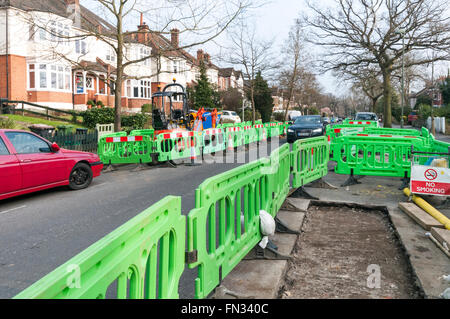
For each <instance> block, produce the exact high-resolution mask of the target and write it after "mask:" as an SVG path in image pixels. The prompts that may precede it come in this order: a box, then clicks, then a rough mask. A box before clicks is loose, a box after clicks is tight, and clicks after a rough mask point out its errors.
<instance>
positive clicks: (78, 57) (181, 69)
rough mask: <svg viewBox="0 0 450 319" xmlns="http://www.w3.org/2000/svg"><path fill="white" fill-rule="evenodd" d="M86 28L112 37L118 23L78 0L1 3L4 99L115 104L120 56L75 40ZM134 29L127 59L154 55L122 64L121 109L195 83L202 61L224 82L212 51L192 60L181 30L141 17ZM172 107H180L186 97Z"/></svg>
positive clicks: (0, 93) (93, 41)
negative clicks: (165, 30) (156, 26)
mask: <svg viewBox="0 0 450 319" xmlns="http://www.w3.org/2000/svg"><path fill="white" fill-rule="evenodd" d="M86 30H97V32H99V33H100V34H108V33H112V34H114V26H112V25H111V24H109V23H108V22H107V21H105V20H104V19H102V18H100V17H99V16H97V15H96V14H95V13H93V12H92V11H90V10H88V9H87V8H85V7H83V6H82V5H80V4H79V0H42V1H34V0H0V98H8V99H10V100H21V101H28V102H33V103H37V104H41V105H46V106H50V107H54V108H59V109H80V110H82V109H86V107H87V106H86V103H87V102H88V101H89V100H93V101H102V102H103V103H104V104H105V105H107V106H109V107H114V91H115V88H114V79H115V76H116V75H115V74H116V68H115V65H116V63H117V57H116V56H115V52H114V50H113V49H112V48H111V47H110V46H109V45H108V44H107V43H105V42H104V41H101V40H99V39H98V38H96V37H94V36H88V37H84V38H75V39H70V37H74V36H82V35H83V34H86ZM137 31H138V32H136V33H134V34H132V35H131V36H130V37H128V38H127V39H126V45H125V46H126V49H125V51H126V53H125V60H136V59H143V58H145V57H146V56H150V55H152V58H150V59H147V60H144V61H142V62H140V63H137V64H132V65H129V66H127V67H126V68H125V74H126V76H127V79H126V80H125V81H124V84H123V87H122V99H121V101H122V103H121V104H122V110H123V111H129V112H139V111H140V110H141V106H142V105H143V104H146V103H151V96H152V94H153V93H155V92H157V91H158V90H159V89H161V88H162V87H164V86H165V85H166V84H168V83H172V81H173V79H174V78H176V81H177V83H180V84H181V85H183V86H184V87H187V86H189V85H192V84H193V83H195V80H196V78H198V76H199V73H200V72H199V64H200V60H201V59H203V60H204V61H206V64H207V73H208V77H209V79H210V81H211V82H212V83H214V84H216V85H217V86H219V68H218V67H217V66H216V65H214V64H213V63H212V62H211V58H210V56H209V54H207V53H204V52H203V51H202V50H199V51H198V52H197V57H194V56H192V55H190V54H189V53H188V52H187V51H185V50H181V49H179V40H180V39H179V36H180V32H179V31H178V30H177V29H173V30H171V34H170V39H169V38H166V37H164V36H162V35H160V34H155V33H152V32H151V31H150V28H149V26H148V25H146V23H145V22H144V21H143V16H142V15H141V20H140V24H139V26H138V29H137ZM58 35H60V36H58ZM109 40H110V41H111V42H114V40H113V39H109ZM158 53H160V54H158ZM175 107H181V99H180V101H177V102H176V103H175Z"/></svg>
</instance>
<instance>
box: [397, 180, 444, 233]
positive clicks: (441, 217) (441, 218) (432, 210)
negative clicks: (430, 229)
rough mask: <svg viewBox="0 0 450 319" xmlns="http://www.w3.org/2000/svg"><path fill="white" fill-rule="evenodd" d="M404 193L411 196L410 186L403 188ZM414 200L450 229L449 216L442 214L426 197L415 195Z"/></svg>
mask: <svg viewBox="0 0 450 319" xmlns="http://www.w3.org/2000/svg"><path fill="white" fill-rule="evenodd" d="M403 193H405V195H406V196H408V197H409V196H411V191H410V190H409V188H405V189H404V190H403ZM412 200H413V202H414V203H416V204H417V206H419V207H420V208H422V209H423V210H424V211H426V212H427V213H428V214H430V215H431V216H433V217H434V219H436V220H437V221H438V222H440V223H441V224H442V225H444V227H445V228H446V229H449V230H450V219H448V218H447V216H445V215H444V214H442V213H441V212H440V211H438V210H437V209H436V208H434V207H433V206H431V205H430V204H428V203H427V202H426V201H425V200H424V199H422V198H420V197H419V196H416V195H413V196H412Z"/></svg>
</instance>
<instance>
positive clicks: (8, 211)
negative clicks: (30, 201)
mask: <svg viewBox="0 0 450 319" xmlns="http://www.w3.org/2000/svg"><path fill="white" fill-rule="evenodd" d="M25 207H27V206H26V205H23V206H20V207H16V208H11V209H8V210H5V211H2V212H0V215H3V214H7V213H10V212H12V211H15V210H18V209H22V208H25Z"/></svg>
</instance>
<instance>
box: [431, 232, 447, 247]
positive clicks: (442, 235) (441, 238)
mask: <svg viewBox="0 0 450 319" xmlns="http://www.w3.org/2000/svg"><path fill="white" fill-rule="evenodd" d="M431 235H432V236H433V237H434V238H436V239H437V241H438V242H439V243H440V244H441V245H443V246H444V247H445V245H447V247H448V248H449V249H450V230H448V229H443V228H436V227H433V228H431Z"/></svg>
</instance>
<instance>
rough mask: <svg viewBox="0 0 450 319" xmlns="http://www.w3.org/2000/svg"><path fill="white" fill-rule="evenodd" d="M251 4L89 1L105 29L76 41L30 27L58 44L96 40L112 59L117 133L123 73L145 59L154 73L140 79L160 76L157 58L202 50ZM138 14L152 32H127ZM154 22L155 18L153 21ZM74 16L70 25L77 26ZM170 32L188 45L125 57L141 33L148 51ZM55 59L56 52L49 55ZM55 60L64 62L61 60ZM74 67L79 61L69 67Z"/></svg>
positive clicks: (238, 0) (94, 26)
mask: <svg viewBox="0 0 450 319" xmlns="http://www.w3.org/2000/svg"><path fill="white" fill-rule="evenodd" d="M253 1H257V0H231V1H230V0H218V1H208V0H185V1H169V0H168V1H162V0H155V1H151V2H148V1H143V0H96V1H92V2H95V3H96V4H97V5H98V10H97V11H98V12H102V13H104V16H105V22H107V24H108V25H109V26H111V28H104V27H102V23H101V22H99V23H95V22H94V23H92V21H91V24H90V25H88V26H86V25H83V28H82V29H83V32H82V33H81V34H80V35H75V36H66V35H62V34H60V33H56V34H55V31H54V30H52V29H51V28H50V27H49V26H48V25H42V24H39V23H36V21H33V23H34V27H35V29H45V30H46V32H48V33H50V34H53V35H55V36H57V37H58V38H59V39H64V38H65V39H66V40H71V41H76V40H80V39H87V38H96V39H97V40H99V41H102V42H103V43H106V44H107V45H108V46H109V47H110V48H111V49H112V50H113V52H114V54H115V61H116V65H115V80H114V82H115V83H114V84H115V85H114V86H115V130H116V131H120V130H121V125H120V124H121V106H122V103H121V97H122V84H123V83H124V81H125V80H126V79H127V78H129V77H127V75H126V74H125V70H126V68H127V67H129V66H132V65H137V64H139V63H142V62H144V61H146V60H149V59H155V60H156V62H157V63H156V64H157V66H156V70H155V71H154V73H153V74H148V75H145V77H146V78H150V77H153V76H157V75H158V74H159V73H160V72H161V66H160V60H161V57H162V56H166V55H170V53H173V52H174V51H181V50H186V49H188V48H192V47H194V46H198V45H201V44H205V43H207V42H208V41H211V40H212V39H215V38H216V37H218V36H219V35H220V34H222V33H223V32H224V31H225V30H226V29H227V28H228V27H229V26H230V25H231V24H232V23H233V22H234V21H235V20H236V18H238V17H240V16H242V15H243V14H244V12H246V10H247V9H249V8H251V5H252V3H253ZM137 14H141V15H142V16H143V17H144V18H145V19H146V20H147V19H148V20H149V21H154V20H155V19H157V20H158V21H157V22H158V23H157V25H158V28H157V29H156V27H155V29H152V28H150V25H148V26H146V28H145V30H142V29H141V30H135V31H127V30H126V28H127V26H128V25H129V24H130V23H131V22H130V21H129V19H131V18H133V16H136V15H137ZM155 17H156V18H155ZM83 18H85V17H80V16H79V15H77V14H74V19H75V20H76V19H78V23H80V20H81V19H83ZM174 28H176V29H177V30H178V32H179V33H180V34H186V35H189V36H186V38H189V39H190V41H189V43H184V44H183V45H180V46H177V47H173V46H159V47H158V50H152V51H151V53H150V54H147V55H144V56H140V57H138V58H130V56H129V55H128V54H127V50H128V46H129V44H130V43H131V42H135V41H136V40H137V39H138V37H141V36H142V34H143V33H148V35H149V36H148V37H144V39H145V40H144V41H140V42H141V43H142V44H146V45H150V44H151V42H152V40H154V37H153V36H152V35H159V36H165V35H170V33H171V30H172V29H174ZM54 54H56V52H54ZM60 58H62V59H67V56H65V55H61V56H60ZM71 62H72V63H74V64H77V63H78V62H79V61H71Z"/></svg>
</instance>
